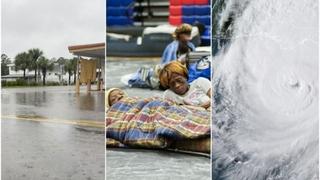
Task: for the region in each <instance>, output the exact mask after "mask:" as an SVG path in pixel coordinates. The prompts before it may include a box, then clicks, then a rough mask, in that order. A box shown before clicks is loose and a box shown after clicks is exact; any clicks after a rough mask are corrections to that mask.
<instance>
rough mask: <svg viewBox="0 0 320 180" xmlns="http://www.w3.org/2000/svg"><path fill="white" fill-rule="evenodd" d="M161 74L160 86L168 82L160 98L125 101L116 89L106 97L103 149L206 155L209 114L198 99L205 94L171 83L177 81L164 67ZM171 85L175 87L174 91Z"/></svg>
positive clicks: (192, 88)
mask: <svg viewBox="0 0 320 180" xmlns="http://www.w3.org/2000/svg"><path fill="white" fill-rule="evenodd" d="M170 64H171V63H170ZM168 65H169V64H168ZM174 70H175V68H173V71H174ZM162 71H163V72H162V73H160V75H161V74H163V78H162V80H160V82H161V81H162V82H161V84H162V83H164V82H165V83H166V82H169V83H168V84H167V85H168V86H163V87H168V88H169V89H168V90H167V91H165V93H164V97H150V98H144V99H141V98H138V97H129V96H128V95H127V93H125V92H124V91H123V90H121V89H116V88H113V89H110V90H109V91H108V92H107V93H106V106H107V108H108V109H107V112H106V113H107V114H106V125H107V127H106V136H107V146H108V147H135V148H137V147H138V148H160V149H179V150H188V151H196V152H205V153H210V112H209V111H208V110H206V109H205V108H207V105H206V106H203V105H205V104H206V103H207V102H206V100H207V98H204V97H202V96H204V94H205V95H206V94H207V92H208V91H209V90H208V89H204V91H207V92H206V93H204V94H203V93H199V92H197V93H193V91H194V89H195V88H196V89H197V88H199V87H198V85H197V84H196V85H192V84H190V85H189V84H187V85H185V84H184V85H183V83H186V82H184V81H182V80H181V81H180V80H175V81H178V83H179V84H180V85H183V86H182V87H180V86H178V85H176V84H175V83H173V82H171V81H172V78H173V79H174V78H176V77H177V75H175V72H172V69H171V68H169V69H166V67H165V68H164V69H163V70H162ZM178 74H179V73H178ZM172 75H173V76H172ZM164 78H167V80H168V81H166V80H164ZM160 79H161V77H160ZM170 82H171V83H170ZM163 85H166V84H163ZM171 85H176V86H175V87H177V89H174V88H173V87H172V86H171ZM192 86H195V87H192ZM171 91H172V92H171ZM197 91H200V90H199V89H197ZM168 93H169V95H168ZM173 93H175V94H173ZM186 93H187V94H186ZM190 94H192V96H191V95H190ZM197 94H200V95H201V98H197V99H201V100H200V101H194V100H193V96H196V95H197ZM178 96H181V97H184V98H180V97H178ZM207 96H208V97H210V95H207ZM185 97H187V98H185ZM209 99H210V98H209ZM196 105H198V106H196Z"/></svg>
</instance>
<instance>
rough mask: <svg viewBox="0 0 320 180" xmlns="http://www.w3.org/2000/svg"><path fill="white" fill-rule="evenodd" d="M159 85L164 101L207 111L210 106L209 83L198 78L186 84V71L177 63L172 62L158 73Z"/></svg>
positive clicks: (183, 66) (204, 79)
mask: <svg viewBox="0 0 320 180" xmlns="http://www.w3.org/2000/svg"><path fill="white" fill-rule="evenodd" d="M159 79H160V84H161V86H162V87H163V88H165V89H166V91H165V92H164V94H163V98H164V99H170V100H172V101H174V102H176V103H177V104H184V105H191V106H199V107H203V108H205V109H208V108H209V107H210V105H211V82H210V81H209V80H208V79H206V78H202V77H199V78H198V79H196V80H194V81H192V82H191V83H190V84H189V83H188V70H187V68H186V67H185V65H183V64H181V63H180V62H179V61H172V62H170V63H169V64H167V65H165V66H164V67H163V68H162V69H161V70H160V72H159Z"/></svg>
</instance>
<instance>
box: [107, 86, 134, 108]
mask: <svg viewBox="0 0 320 180" xmlns="http://www.w3.org/2000/svg"><path fill="white" fill-rule="evenodd" d="M127 96H128V94H127V93H126V92H125V91H123V90H122V89H119V88H111V89H109V90H108V91H107V92H106V100H105V103H106V108H107V109H108V108H109V107H111V106H112V105H114V104H115V103H117V102H118V101H120V100H121V99H122V98H124V97H127Z"/></svg>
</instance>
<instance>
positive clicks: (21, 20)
mask: <svg viewBox="0 0 320 180" xmlns="http://www.w3.org/2000/svg"><path fill="white" fill-rule="evenodd" d="M1 11H2V12H1V21H2V24H1V51H2V53H5V54H7V55H8V56H9V57H10V58H14V56H15V55H16V54H17V53H19V52H23V51H27V50H28V49H30V48H40V49H41V50H43V52H44V55H45V56H46V57H48V58H52V57H56V58H58V57H66V58H70V57H72V55H71V54H70V53H69V51H68V46H70V45H79V44H87V43H98V42H104V41H105V0H2V1H1Z"/></svg>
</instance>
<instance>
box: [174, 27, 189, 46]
mask: <svg viewBox="0 0 320 180" xmlns="http://www.w3.org/2000/svg"><path fill="white" fill-rule="evenodd" d="M191 32H192V26H191V25H189V24H181V25H180V26H178V27H177V28H176V30H175V31H174V33H173V37H174V38H175V39H176V40H178V41H179V42H182V43H187V42H188V41H190V40H191Z"/></svg>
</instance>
